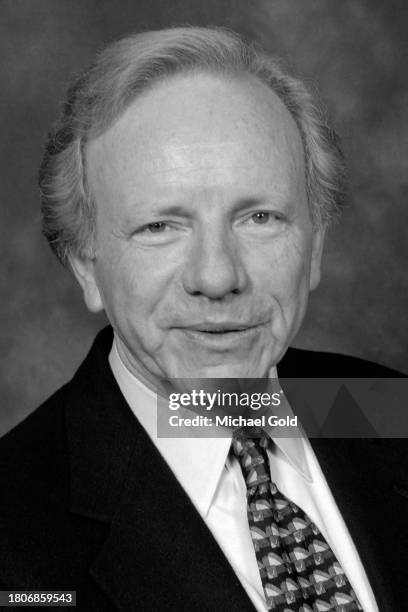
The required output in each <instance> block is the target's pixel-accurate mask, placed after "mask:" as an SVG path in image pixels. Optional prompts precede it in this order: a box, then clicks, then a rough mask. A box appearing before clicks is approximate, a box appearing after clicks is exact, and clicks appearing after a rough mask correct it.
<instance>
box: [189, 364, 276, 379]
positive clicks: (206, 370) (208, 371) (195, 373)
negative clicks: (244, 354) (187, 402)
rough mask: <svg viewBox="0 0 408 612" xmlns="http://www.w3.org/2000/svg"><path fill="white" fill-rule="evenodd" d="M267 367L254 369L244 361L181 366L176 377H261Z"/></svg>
mask: <svg viewBox="0 0 408 612" xmlns="http://www.w3.org/2000/svg"><path fill="white" fill-rule="evenodd" d="M269 369H270V368H267V369H261V368H260V369H259V370H258V369H254V368H251V367H248V364H246V363H235V364H225V363H223V364H219V365H203V366H201V367H200V366H197V367H194V368H191V367H187V368H183V370H181V372H182V373H181V374H178V378H206V379H209V378H263V377H265V376H267V375H268V372H269Z"/></svg>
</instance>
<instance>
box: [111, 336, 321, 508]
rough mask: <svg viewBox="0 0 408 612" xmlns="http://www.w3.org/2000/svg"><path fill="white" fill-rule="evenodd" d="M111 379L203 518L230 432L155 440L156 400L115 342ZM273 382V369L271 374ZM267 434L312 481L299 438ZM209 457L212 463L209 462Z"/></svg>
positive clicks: (294, 466)
mask: <svg viewBox="0 0 408 612" xmlns="http://www.w3.org/2000/svg"><path fill="white" fill-rule="evenodd" d="M109 364H110V366H111V369H112V372H113V375H114V377H115V379H116V381H117V383H118V385H119V388H120V390H121V391H122V394H123V396H124V397H125V399H126V401H127V403H128V404H129V406H130V408H131V410H132V412H133V413H134V414H135V416H136V417H137V419H138V420H139V422H140V424H141V425H142V427H143V428H144V429H145V431H146V432H147V434H148V435H149V437H150V438H151V440H152V442H153V443H154V444H155V446H156V448H157V449H158V450H159V452H160V453H161V455H162V456H163V458H164V459H165V461H166V462H167V464H168V465H169V467H170V468H171V470H172V471H173V473H174V475H175V476H176V478H177V480H178V481H179V482H180V484H181V485H182V487H183V488H184V490H185V491H186V493H187V494H188V496H189V497H190V499H191V500H192V502H193V503H194V505H195V507H196V508H197V510H198V512H199V513H200V515H201V516H202V517H205V516H206V515H207V513H208V511H209V509H210V507H211V503H212V500H213V498H214V495H215V492H216V490H217V487H218V484H219V482H220V478H221V474H222V471H223V470H224V469H226V467H225V466H226V461H227V457H228V453H229V450H230V447H231V438H232V432H231V433H230V435H226V433H225V432H223V434H222V437H221V436H219V437H211V438H210V437H208V438H198V437H182V438H158V437H157V396H156V394H155V393H154V392H153V391H151V390H150V389H149V388H148V387H147V386H146V385H144V384H143V383H142V382H141V381H140V380H139V379H138V378H136V377H135V376H134V375H133V374H132V373H131V372H130V371H129V370H128V368H127V367H126V366H125V365H124V363H123V361H122V360H121V358H120V355H119V353H118V350H117V347H116V339H114V342H113V345H112V349H111V351H110V354H109ZM270 377H271V378H276V377H277V373H276V368H273V369H272V370H271V373H270ZM267 433H268V434H269V435H270V437H271V438H272V439H273V440H274V442H275V444H276V446H277V447H278V448H279V449H280V451H281V452H282V453H283V455H284V458H285V459H286V460H287V461H288V462H289V463H290V465H291V466H292V467H293V468H294V469H295V470H296V471H297V472H298V473H299V474H300V475H301V476H302V477H303V478H305V479H306V480H308V481H311V480H312V478H311V476H310V471H309V469H308V465H307V460H306V454H305V450H304V445H303V442H304V441H303V438H302V437H297V438H296V437H288V438H283V437H278V438H274V437H273V427H270V428H269V430H268V431H267ZM209 457H211V461H208V458H209Z"/></svg>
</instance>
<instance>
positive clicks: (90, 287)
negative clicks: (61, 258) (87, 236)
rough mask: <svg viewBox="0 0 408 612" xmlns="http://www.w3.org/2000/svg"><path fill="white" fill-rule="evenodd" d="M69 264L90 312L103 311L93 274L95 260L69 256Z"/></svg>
mask: <svg viewBox="0 0 408 612" xmlns="http://www.w3.org/2000/svg"><path fill="white" fill-rule="evenodd" d="M69 263H70V264H71V268H72V271H73V273H74V274H75V277H76V279H77V281H78V283H79V284H80V285H81V287H82V291H83V293H84V300H85V304H86V305H87V307H88V310H90V311H91V312H99V311H101V310H103V303H102V298H101V294H100V292H99V288H98V283H97V280H96V274H95V260H94V259H93V258H91V257H79V256H77V255H70V256H69Z"/></svg>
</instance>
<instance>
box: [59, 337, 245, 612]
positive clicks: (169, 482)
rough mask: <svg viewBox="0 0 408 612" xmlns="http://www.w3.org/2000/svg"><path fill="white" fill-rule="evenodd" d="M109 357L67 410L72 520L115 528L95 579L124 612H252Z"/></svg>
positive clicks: (82, 377)
mask: <svg viewBox="0 0 408 612" xmlns="http://www.w3.org/2000/svg"><path fill="white" fill-rule="evenodd" d="M105 335H106V334H105ZM110 342H111V340H110ZM105 343H106V344H107V345H109V341H108V342H106V339H105ZM109 346H110V345H109ZM96 349H98V350H96ZM105 351H106V352H105V354H104V355H103V357H104V359H103V360H101V359H99V357H100V353H101V350H100V347H96V348H95V347H94V348H93V349H92V351H91V354H90V355H89V357H88V358H87V360H86V361H85V362H84V364H83V366H82V367H81V368H80V370H79V371H78V373H77V375H76V382H77V384H76V385H75V389H76V391H75V395H76V397H72V398H71V401H69V402H68V403H67V405H68V406H69V408H67V410H66V423H67V431H68V441H69V454H70V473H71V497H70V506H71V512H73V513H75V514H76V515H81V516H84V517H87V518H88V519H89V518H91V519H94V520H97V521H101V522H104V523H109V524H110V529H109V533H108V536H107V539H106V540H105V542H104V543H103V545H102V547H101V548H100V550H99V552H98V554H97V555H96V556H95V558H94V559H93V562H92V565H91V570H90V571H91V575H92V577H93V579H94V580H95V581H96V582H97V584H98V585H99V586H100V588H101V589H102V590H103V591H104V592H105V594H107V595H108V597H109V598H110V599H111V601H112V602H113V604H114V605H115V606H116V608H117V609H119V610H129V609H134V607H135V605H137V606H138V607H139V609H143V610H150V609H151V610H157V609H161V608H165V609H168V610H171V609H173V610H182V609H193V608H197V609H200V610H214V609H218V608H219V607H221V606H225V607H227V608H229V609H234V610H237V611H242V612H244V611H248V612H249V611H253V610H254V607H253V605H252V603H251V602H250V600H249V598H248V596H247V594H246V592H245V591H244V589H243V588H242V586H241V584H240V582H239V580H238V578H237V577H236V575H235V573H234V571H233V570H232V568H231V566H230V564H229V563H228V561H227V560H226V558H225V556H224V554H223V553H222V551H221V549H220V548H219V546H218V544H217V543H216V541H215V540H214V538H213V536H212V534H211V532H210V531H209V530H208V528H207V527H206V525H205V523H204V522H203V521H202V519H201V517H200V516H199V514H198V513H197V511H196V510H195V508H194V506H193V505H192V503H191V501H190V500H189V498H188V496H187V495H186V493H185V492H184V490H183V489H182V487H181V486H180V485H179V483H178V481H177V480H176V478H175V477H174V475H173V474H172V472H171V471H170V469H169V468H168V466H167V464H166V463H165V461H164V460H163V459H162V457H161V455H160V454H159V453H158V451H157V450H156V448H155V446H154V445H153V443H152V442H151V440H150V438H149V437H148V435H147V434H146V432H145V431H144V429H143V428H142V427H141V425H140V424H139V423H138V422H137V420H136V419H135V417H134V415H133V413H132V412H131V410H130V408H129V407H128V405H127V404H126V402H125V400H124V398H123V396H122V394H121V392H120V390H119V388H118V386H117V384H116V381H115V380H114V378H113V375H112V373H111V370H110V368H109V366H108V363H107V353H108V350H106V347H105ZM96 352H97V353H98V355H96V354H95V353H96ZM90 366H92V370H93V371H92V372H90V369H89V368H90ZM84 397H86V398H87V402H86V404H85V403H84V400H83V398H84ZM90 440H91V443H90ZM136 602H137V603H136Z"/></svg>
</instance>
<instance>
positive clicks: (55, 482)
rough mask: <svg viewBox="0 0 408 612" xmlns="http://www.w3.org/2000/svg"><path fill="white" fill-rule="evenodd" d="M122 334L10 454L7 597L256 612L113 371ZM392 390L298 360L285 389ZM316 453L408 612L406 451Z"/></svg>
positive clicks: (350, 372) (394, 606)
mask: <svg viewBox="0 0 408 612" xmlns="http://www.w3.org/2000/svg"><path fill="white" fill-rule="evenodd" d="M111 342H112V330H111V328H106V329H105V330H103V331H102V332H101V333H100V334H99V335H98V337H97V339H96V341H95V343H94V345H93V347H92V349H91V351H90V353H89V355H88V356H87V358H86V360H85V361H84V363H83V364H82V365H81V367H80V368H79V370H78V372H77V373H76V375H75V376H74V378H73V379H72V381H71V382H69V383H68V384H67V385H65V386H64V387H62V388H61V389H60V390H59V391H57V392H56V393H55V394H54V395H53V396H52V397H51V398H50V399H49V400H48V401H46V402H45V403H44V404H43V405H42V406H41V407H40V408H39V409H38V410H37V411H35V412H34V413H33V414H31V415H30V416H29V417H28V418H27V419H26V420H25V421H23V422H22V423H20V424H19V425H18V426H17V427H16V428H15V429H14V430H12V431H11V432H9V433H8V434H7V435H6V436H5V437H4V438H3V439H2V440H1V442H0V491H1V493H0V587H1V588H2V589H4V590H6V589H7V590H19V589H24V590H34V589H36V590H40V589H44V590H45V589H46V590H52V589H58V590H62V589H72V590H76V591H77V601H78V603H77V607H78V608H79V609H80V610H86V611H91V610H100V611H107V610H116V609H118V610H143V611H148V610H155V611H157V610H170V611H177V612H180V611H190V610H191V611H192V610H194V611H196V610H199V611H200V612H203V611H215V610H234V611H237V612H238V611H239V612H246V611H248V612H249V611H252V612H253V610H254V608H253V606H252V604H251V602H250V600H249V599H248V596H247V595H246V593H245V591H244V590H243V588H242V586H241V584H240V582H239V581H238V578H237V577H236V576H235V574H234V572H233V570H232V568H231V567H230V565H229V563H228V562H227V560H226V558H225V557H224V555H223V553H222V552H221V550H220V548H219V547H218V545H217V544H216V542H215V540H214V538H213V536H212V535H211V533H210V532H209V530H208V529H207V527H206V525H205V524H204V522H203V521H202V519H201V518H200V516H199V515H198V513H197V512H196V511H195V509H194V507H193V505H192V504H191V502H190V500H189V499H188V497H187V496H186V494H185V493H184V491H183V490H182V489H181V487H180V485H179V484H178V482H177V481H176V479H175V477H174V476H173V474H172V473H171V471H170V470H169V468H168V466H167V464H166V463H165V462H164V461H163V459H162V458H161V456H160V455H159V453H158V452H157V451H156V449H155V447H154V445H153V444H152V442H151V441H150V439H149V438H148V436H147V435H146V433H145V432H144V430H143V429H142V427H141V426H140V425H139V423H138V422H137V421H136V419H135V418H134V416H133V414H132V412H131V410H130V408H129V407H128V405H127V404H126V402H125V400H124V398H123V396H122V394H121V393H120V391H119V388H118V386H117V384H116V381H115V379H114V377H113V375H112V372H111V370H110V367H109V364H108V361H107V356H108V353H109V350H110V347H111ZM339 372H341V374H342V375H343V376H373V377H374V376H379V377H384V376H389V375H390V374H392V373H391V371H388V370H386V369H384V368H381V367H380V366H375V365H373V364H369V363H367V362H364V361H361V360H358V359H354V358H349V357H343V356H339V355H331V354H327V353H326V354H322V353H311V352H306V351H300V350H294V349H290V350H289V351H288V354H287V356H286V357H285V358H284V360H283V362H281V365H280V367H279V373H280V376H282V377H283V376H296V375H298V376H299V375H300V376H302V377H306V376H324V375H331V376H339ZM314 449H315V452H316V453H317V456H318V459H319V461H320V463H321V465H322V468H323V470H324V472H325V474H326V476H327V479H328V482H329V483H330V486H331V489H332V491H333V494H334V497H335V499H336V501H337V503H338V506H339V508H340V511H341V512H342V515H343V517H344V519H345V521H346V524H347V526H348V528H349V530H350V532H351V535H352V538H353V540H354V542H355V544H356V547H357V549H358V551H359V554H360V556H361V559H362V562H363V564H364V567H365V569H366V572H367V575H368V578H369V580H370V583H371V586H372V588H373V590H374V593H375V596H376V598H377V600H378V604H379V608H380V611H381V612H398V611H401V612H403V611H406V610H408V589H407V588H406V587H407V582H408V571H407V568H408V552H407V551H408V473H407V469H406V468H407V464H408V458H407V449H408V445H407V444H406V442H405V441H398V440H391V441H389V440H388V441H387V440H378V439H377V440H316V441H315V442H314Z"/></svg>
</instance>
